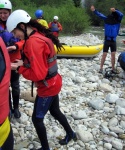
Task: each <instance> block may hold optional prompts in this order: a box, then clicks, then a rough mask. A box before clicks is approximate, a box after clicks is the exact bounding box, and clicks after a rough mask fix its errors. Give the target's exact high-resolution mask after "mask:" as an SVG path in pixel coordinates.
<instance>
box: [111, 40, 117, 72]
mask: <svg viewBox="0 0 125 150" xmlns="http://www.w3.org/2000/svg"><path fill="white" fill-rule="evenodd" d="M110 47H111V64H112V70H113V71H114V70H115V54H116V41H112V42H111V46H110Z"/></svg>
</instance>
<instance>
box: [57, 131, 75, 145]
mask: <svg viewBox="0 0 125 150" xmlns="http://www.w3.org/2000/svg"><path fill="white" fill-rule="evenodd" d="M71 140H74V141H76V140H77V136H76V133H75V132H72V134H66V136H65V138H64V139H62V140H60V141H59V144H60V145H66V144H68V143H69V141H71Z"/></svg>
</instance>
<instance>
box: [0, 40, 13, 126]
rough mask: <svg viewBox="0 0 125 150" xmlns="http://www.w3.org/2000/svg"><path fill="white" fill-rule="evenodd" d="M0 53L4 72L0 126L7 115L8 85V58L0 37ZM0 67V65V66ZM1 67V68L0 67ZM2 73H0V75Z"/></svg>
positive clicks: (0, 86) (9, 68) (0, 103)
mask: <svg viewBox="0 0 125 150" xmlns="http://www.w3.org/2000/svg"><path fill="white" fill-rule="evenodd" d="M0 47H1V48H0V51H1V52H2V53H3V56H4V59H5V66H6V67H5V72H4V74H3V76H2V80H1V82H0V124H2V123H3V122H4V120H5V119H6V118H7V116H8V114H9V83H10V70H11V67H10V58H9V55H8V52H7V49H6V46H5V44H4V42H3V40H2V38H1V37H0ZM0 65H1V64H0ZM0 67H1V66H0ZM2 72H3V71H0V73H2Z"/></svg>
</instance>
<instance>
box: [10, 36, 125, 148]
mask: <svg viewBox="0 0 125 150" xmlns="http://www.w3.org/2000/svg"><path fill="white" fill-rule="evenodd" d="M60 41H61V42H62V43H66V44H68V45H97V44H102V43H103V41H102V40H100V39H99V38H98V37H97V36H94V35H92V34H90V33H88V34H82V35H80V36H67V37H60ZM101 55H102V52H101V53H100V54H98V56H96V57H95V58H91V59H90V58H89V59H84V58H83V59H79V58H76V59H65V58H62V59H58V60H57V61H58V67H59V73H60V74H61V75H62V78H63V86H62V90H61V92H60V94H59V96H60V108H61V110H62V112H63V113H64V114H65V115H66V117H67V119H68V122H69V123H70V125H71V127H72V128H73V130H74V131H75V132H76V134H77V137H78V140H77V141H76V142H74V141H70V142H69V143H68V144H67V145H64V146H61V145H59V143H58V138H59V137H63V136H65V131H64V129H63V128H62V126H61V125H60V124H59V123H58V122H57V121H55V120H54V118H53V117H52V116H51V115H50V113H49V112H48V113H47V115H46V116H45V119H44V123H45V126H46V130H47V136H48V141H49V145H50V147H51V150H52V149H53V150H122V149H124V147H125V141H124V138H125V135H124V130H125V117H124V114H125V94H124V86H125V81H124V79H125V74H124V72H123V70H122V69H121V68H120V74H119V75H118V77H114V78H113V79H111V80H110V79H106V78H104V76H103V75H102V74H99V73H98V70H99V67H100V59H101ZM118 56H119V53H118V52H117V54H116V61H117V59H118ZM109 66H111V61H110V52H109V53H108V55H107V58H106V63H105V65H104V68H106V67H109ZM20 86H21V98H20V111H21V118H20V119H15V118H14V117H13V118H12V119H11V125H12V128H13V133H14V140H15V145H14V150H29V149H30V148H39V147H40V141H39V139H38V137H37V134H36V131H35V128H34V126H33V123H32V119H31V116H32V111H33V105H34V104H33V103H34V99H35V96H34V97H31V95H30V94H31V82H30V81H28V80H26V79H24V78H23V77H22V76H21V77H20ZM35 94H36V89H35V88H34V95H35Z"/></svg>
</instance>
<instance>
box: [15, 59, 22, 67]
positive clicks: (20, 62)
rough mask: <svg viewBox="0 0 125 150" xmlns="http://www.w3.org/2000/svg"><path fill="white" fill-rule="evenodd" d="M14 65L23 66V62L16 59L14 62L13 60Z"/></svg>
mask: <svg viewBox="0 0 125 150" xmlns="http://www.w3.org/2000/svg"><path fill="white" fill-rule="evenodd" d="M15 63H16V64H17V66H18V67H19V66H23V61H22V60H20V59H16V60H15Z"/></svg>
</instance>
